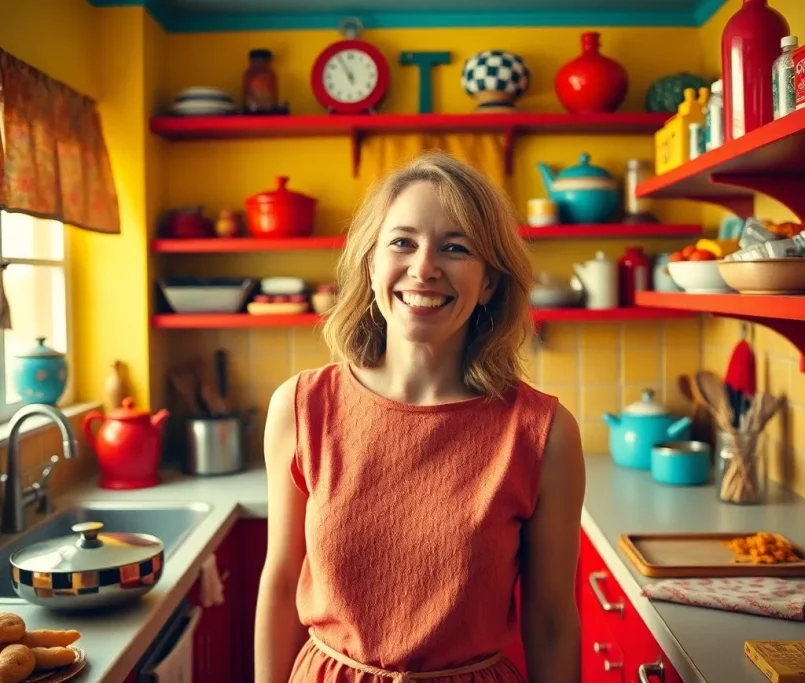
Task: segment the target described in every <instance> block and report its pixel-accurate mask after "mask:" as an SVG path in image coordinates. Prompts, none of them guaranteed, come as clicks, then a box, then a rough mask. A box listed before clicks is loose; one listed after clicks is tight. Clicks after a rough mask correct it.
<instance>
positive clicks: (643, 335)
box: [623, 321, 660, 347]
mask: <svg viewBox="0 0 805 683" xmlns="http://www.w3.org/2000/svg"><path fill="white" fill-rule="evenodd" d="M659 343H660V325H659V323H657V322H654V321H648V322H630V323H626V324H625V325H624V326H623V344H624V346H625V347H632V346H657V345H658V344H659Z"/></svg>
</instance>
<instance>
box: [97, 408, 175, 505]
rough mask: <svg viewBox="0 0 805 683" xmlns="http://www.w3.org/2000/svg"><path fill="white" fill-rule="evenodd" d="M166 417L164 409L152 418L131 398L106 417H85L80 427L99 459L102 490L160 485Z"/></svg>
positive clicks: (98, 415)
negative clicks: (94, 429) (96, 427)
mask: <svg viewBox="0 0 805 683" xmlns="http://www.w3.org/2000/svg"><path fill="white" fill-rule="evenodd" d="M167 418H168V411H167V410H164V409H163V410H158V411H157V412H156V413H154V414H153V415H151V414H150V413H149V412H148V411H147V410H141V409H138V408H135V407H134V401H133V400H132V399H131V398H130V397H127V398H124V399H123V405H122V407H120V408H118V409H117V410H113V411H111V412H110V413H109V414H108V415H106V416H104V415H103V414H102V413H101V412H100V411H98V410H93V411H91V412H89V413H87V414H86V415H85V416H84V421H83V423H82V428H83V430H84V435H85V436H86V438H87V442H88V443H89V445H90V447H91V448H92V450H93V451H95V454H96V455H97V457H98V467H99V468H100V470H101V479H100V482H99V486H100V487H101V488H105V489H119V490H120V489H142V488H147V487H149V486H156V485H157V484H158V483H159V481H160V477H159V463H160V459H161V456H162V428H163V426H164V423H165V421H166V420H167ZM96 422H100V423H101V426H100V427H99V428H98V431H97V433H96V432H94V431H93V426H94V424H95V423H96Z"/></svg>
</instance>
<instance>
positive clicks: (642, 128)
mask: <svg viewBox="0 0 805 683" xmlns="http://www.w3.org/2000/svg"><path fill="white" fill-rule="evenodd" d="M668 118H669V115H668V114H662V113H660V114H656V113H649V112H615V113H612V114H566V113H556V114H554V113H529V112H516V113H511V114H508V113H501V114H473V113H469V114H365V115H328V114H317V115H309V116H308V115H299V116H186V117H183V116H157V117H154V118H152V119H151V121H150V128H151V132H153V133H155V134H157V135H159V136H161V137H163V138H165V139H166V140H172V141H179V140H242V139H255V138H271V137H322V136H329V137H333V136H347V137H349V138H350V139H351V141H352V173H353V176H357V174H358V168H359V166H360V154H361V140H362V139H363V138H364V137H366V136H367V135H372V134H378V133H384V134H391V133H416V132H421V133H500V134H501V135H504V136H505V163H506V172H507V173H510V172H511V169H512V156H513V151H514V140H515V138H516V137H517V136H518V135H525V134H529V133H543V134H559V133H567V134H576V135H582V134H595V135H645V134H651V133H654V132H656V131H657V130H659V129H660V128H661V127H662V126H663V125H664V123H665V122H666V121H667V120H668Z"/></svg>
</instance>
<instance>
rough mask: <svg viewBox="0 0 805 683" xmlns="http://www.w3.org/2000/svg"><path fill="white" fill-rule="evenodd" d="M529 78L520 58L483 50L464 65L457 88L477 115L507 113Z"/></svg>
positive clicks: (525, 87)
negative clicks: (468, 99)
mask: <svg viewBox="0 0 805 683" xmlns="http://www.w3.org/2000/svg"><path fill="white" fill-rule="evenodd" d="M530 80H531V74H530V72H529V70H528V67H527V66H526V65H525V62H524V61H523V59H522V57H520V56H519V55H516V54H514V53H512V52H506V51H505V50H484V51H483V52H479V53H478V54H475V55H473V56H472V57H470V58H469V59H468V60H467V61H466V62H464V68H463V69H462V71H461V85H462V87H463V88H464V92H466V93H467V94H468V95H469V96H470V97H472V98H473V99H474V100H475V101H476V102H477V103H478V106H477V107H476V108H475V111H477V112H484V113H486V112H510V111H513V110H514V102H515V100H517V99H519V98H520V97H522V95H523V93H525V91H526V90H528V86H529V83H530Z"/></svg>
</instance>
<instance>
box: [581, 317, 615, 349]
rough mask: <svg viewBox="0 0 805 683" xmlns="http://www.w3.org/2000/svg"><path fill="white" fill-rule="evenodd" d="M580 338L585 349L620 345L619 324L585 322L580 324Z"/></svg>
mask: <svg viewBox="0 0 805 683" xmlns="http://www.w3.org/2000/svg"><path fill="white" fill-rule="evenodd" d="M580 339H581V346H582V348H585V349H596V348H600V347H602V346H606V347H612V346H620V343H621V326H620V325H619V324H618V323H597V322H595V323H593V322H591V323H585V324H584V325H582V326H581V336H580Z"/></svg>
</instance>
